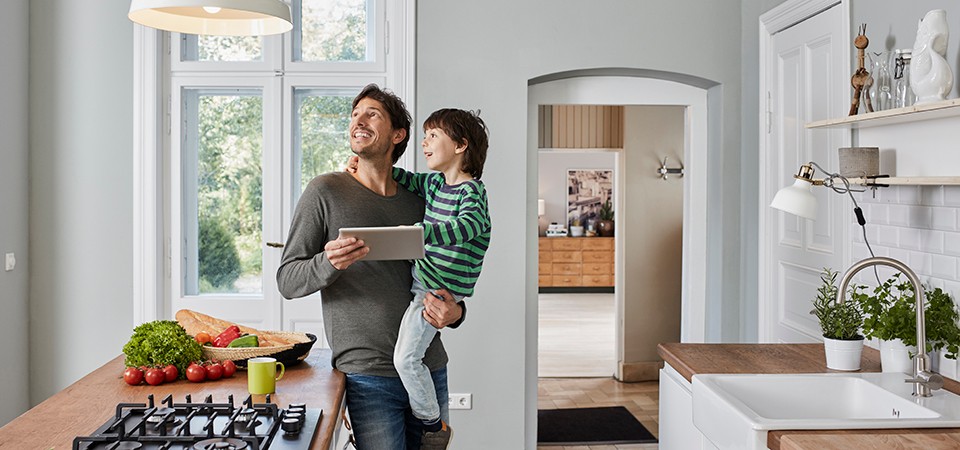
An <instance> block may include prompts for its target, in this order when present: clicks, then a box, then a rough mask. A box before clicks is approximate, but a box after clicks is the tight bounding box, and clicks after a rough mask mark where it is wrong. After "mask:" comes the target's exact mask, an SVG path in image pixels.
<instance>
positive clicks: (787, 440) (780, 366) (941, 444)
mask: <svg viewBox="0 0 960 450" xmlns="http://www.w3.org/2000/svg"><path fill="white" fill-rule="evenodd" d="M657 352H658V353H659V354H660V357H661V358H663V360H664V362H665V363H666V364H667V365H669V367H670V368H671V369H670V370H671V371H673V372H674V373H676V374H678V375H679V376H680V377H682V378H683V379H685V380H686V382H687V383H690V382H692V380H693V376H694V375H697V374H706V373H744V374H750V373H763V374H768V373H769V374H774V373H828V372H834V371H833V370H830V369H827V367H826V363H825V361H826V360H825V357H824V353H823V344H679V343H671V344H660V345H659V346H658V347H657ZM860 364H861V365H860V367H861V371H863V372H879V371H880V353H879V352H878V351H877V350H875V349H872V348H869V347H864V349H863V355H862V357H861V363H860ZM665 381H666V382H667V383H673V384H667V385H665V384H664V383H665ZM674 384H676V383H675V382H671V381H669V377H668V379H667V380H665V379H664V377H663V375H661V403H660V408H661V409H660V426H661V432H660V434H661V444H663V443H664V439H663V435H664V433H665V432H669V431H668V430H670V429H671V427H673V426H675V425H676V424H670V423H667V420H668V419H667V418H666V417H665V416H670V415H672V413H671V412H670V411H671V410H670V409H671V408H678V405H677V403H682V402H676V401H671V402H670V403H669V404H665V403H668V402H666V401H665V400H664V399H663V395H664V392H665V391H666V393H667V395H673V394H672V393H674V392H676V389H675V387H674V386H673V385H674ZM943 388H944V389H945V390H947V391H950V392H952V393H954V394H958V395H960V383H958V382H957V381H955V380H952V379H949V378H946V377H945V378H944V387H943ZM673 398H676V397H673ZM684 406H685V405H683V404H681V405H679V408H680V409H682V408H683V407H684ZM678 412H685V411H682V410H681V411H678ZM767 447H768V448H769V449H771V450H829V449H846V448H924V449H930V450H933V449H956V448H960V429H956V428H939V429H937V428H933V429H930V428H927V429H873V430H774V431H770V432H769V433H768V435H767ZM686 448H700V447H699V446H696V447H693V446H689V445H688V446H686Z"/></svg>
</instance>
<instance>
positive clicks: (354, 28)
mask: <svg viewBox="0 0 960 450" xmlns="http://www.w3.org/2000/svg"><path fill="white" fill-rule="evenodd" d="M302 11H303V14H302V24H301V27H302V37H303V38H302V42H300V50H301V53H302V57H301V58H300V59H301V60H303V61H366V60H367V53H366V52H367V50H366V49H367V1H366V0H303V2H302ZM196 39H198V40H197V46H196V51H197V55H195V56H194V57H193V58H195V59H197V60H200V61H249V60H258V59H262V54H263V48H262V42H263V41H262V39H260V38H248V37H242V38H237V37H217V36H198V37H196ZM353 91H354V89H351V90H350V91H349V92H346V91H345V92H339V91H331V90H318V89H298V90H296V91H295V93H294V95H295V101H294V103H295V104H294V106H293V107H294V108H295V113H296V116H298V117H295V118H294V120H295V121H297V122H299V123H295V124H294V133H295V135H294V149H295V150H299V151H300V155H299V156H300V160H301V161H300V162H301V165H300V179H301V183H300V184H301V189H302V188H304V187H306V185H307V183H309V182H310V180H312V179H313V178H314V177H315V176H317V175H319V174H322V173H326V172H331V171H340V170H342V168H343V166H344V164H345V163H346V161H347V158H348V157H349V156H350V155H352V152H351V151H350V146H349V140H348V137H347V130H348V128H349V124H350V113H351V109H352V108H351V102H352V100H353V96H354V95H356V92H353ZM197 114H198V117H197V123H198V124H199V125H198V127H199V129H198V130H197V133H198V135H199V142H198V143H197V149H198V153H197V175H196V176H197V193H196V194H197V217H198V220H199V224H198V226H199V230H198V231H199V233H198V240H199V242H198V252H199V261H198V266H199V267H198V271H199V293H214V292H239V289H241V288H240V287H239V285H240V284H241V281H243V280H254V279H259V278H260V277H261V276H262V265H263V261H262V242H263V239H262V231H261V230H262V229H263V224H262V211H263V209H262V204H263V198H262V197H263V176H262V173H263V170H262V162H261V161H262V158H263V114H264V113H263V99H262V95H261V94H260V93H259V92H252V91H247V92H241V93H234V92H229V91H228V93H225V94H220V93H215V94H213V93H201V95H200V96H199V104H198V105H197ZM297 125H299V127H297ZM231 249H232V250H231ZM247 284H250V283H249V282H248V283H247ZM257 285H259V283H257Z"/></svg>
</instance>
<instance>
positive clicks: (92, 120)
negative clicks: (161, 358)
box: [29, 0, 133, 404]
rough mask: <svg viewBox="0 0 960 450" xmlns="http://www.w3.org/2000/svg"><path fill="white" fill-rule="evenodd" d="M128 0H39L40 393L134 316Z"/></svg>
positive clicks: (70, 376) (34, 38) (34, 265)
mask: <svg viewBox="0 0 960 450" xmlns="http://www.w3.org/2000/svg"><path fill="white" fill-rule="evenodd" d="M129 7H130V2H129V0H100V1H95V2H77V1H75V0H32V1H31V2H30V44H29V48H30V78H31V83H30V91H29V95H30V162H29V164H30V169H29V173H30V198H29V202H30V342H29V344H30V345H29V348H30V355H31V358H30V401H31V403H33V404H36V403H39V402H40V401H42V400H44V399H46V398H47V397H49V396H50V395H52V394H54V393H56V392H57V391H59V390H60V389H63V388H64V387H65V386H67V385H68V384H70V383H72V382H73V381H75V380H76V379H78V378H80V377H81V376H83V375H85V374H86V373H88V372H90V371H91V370H93V369H95V368H97V367H99V366H100V365H102V364H103V363H105V362H107V361H108V360H110V359H112V358H113V357H115V356H117V355H119V354H120V353H121V350H122V346H123V344H124V343H125V342H126V341H127V339H129V337H130V333H131V329H132V326H133V301H132V299H131V294H132V293H133V272H132V269H131V267H132V265H133V261H132V255H133V246H132V242H131V241H132V238H133V212H132V201H133V197H132V187H133V185H132V183H133V182H132V180H133V154H132V152H131V150H130V148H131V146H132V142H133V121H132V117H133V47H132V41H133V25H132V24H131V23H130V21H129V20H128V19H127V17H126V15H127V10H128V9H129Z"/></svg>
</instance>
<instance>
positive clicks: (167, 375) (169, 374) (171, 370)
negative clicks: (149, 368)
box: [163, 364, 180, 383]
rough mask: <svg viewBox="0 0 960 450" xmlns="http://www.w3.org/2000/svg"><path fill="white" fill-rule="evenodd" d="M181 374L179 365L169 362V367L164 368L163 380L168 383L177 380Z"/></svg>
mask: <svg viewBox="0 0 960 450" xmlns="http://www.w3.org/2000/svg"><path fill="white" fill-rule="evenodd" d="M179 375H180V371H179V370H177V366H175V365H173V364H169V365H167V367H164V368H163V376H164V378H163V381H166V382H167V383H169V382H171V381H175V380H176V379H177V376H179Z"/></svg>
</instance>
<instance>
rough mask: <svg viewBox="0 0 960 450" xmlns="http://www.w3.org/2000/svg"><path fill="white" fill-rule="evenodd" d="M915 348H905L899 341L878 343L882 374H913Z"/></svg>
mask: <svg viewBox="0 0 960 450" xmlns="http://www.w3.org/2000/svg"><path fill="white" fill-rule="evenodd" d="M916 353H917V347H915V346H909V347H908V346H906V345H904V343H903V341H901V340H900V339H893V340H890V341H883V340H881V341H880V368H881V370H883V371H884V372H902V373H913V360H912V359H910V354H916Z"/></svg>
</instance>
